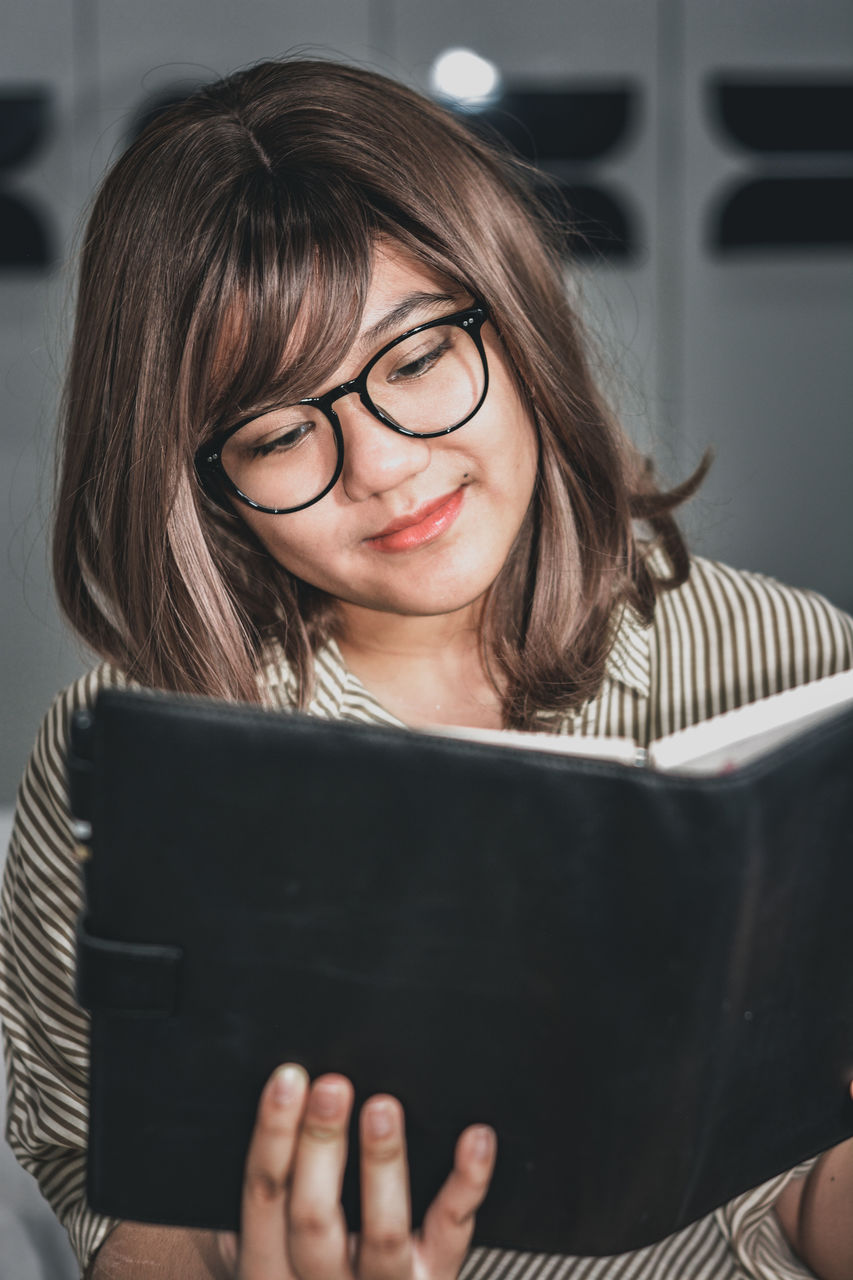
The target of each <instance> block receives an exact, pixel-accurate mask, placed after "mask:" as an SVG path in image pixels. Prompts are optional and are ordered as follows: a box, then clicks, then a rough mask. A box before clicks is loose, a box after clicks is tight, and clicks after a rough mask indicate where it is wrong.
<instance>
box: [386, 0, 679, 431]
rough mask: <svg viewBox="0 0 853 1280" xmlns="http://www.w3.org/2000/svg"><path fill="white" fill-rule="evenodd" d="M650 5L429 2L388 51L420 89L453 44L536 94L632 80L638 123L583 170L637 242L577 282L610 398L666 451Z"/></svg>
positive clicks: (400, 21)
mask: <svg viewBox="0 0 853 1280" xmlns="http://www.w3.org/2000/svg"><path fill="white" fill-rule="evenodd" d="M657 8H658V6H657V5H656V3H655V2H654V0H608V3H606V4H602V3H601V2H600V0H529V3H527V4H525V5H520V4H519V5H509V4H507V5H500V6H497V5H494V4H493V3H490V0H466V3H465V4H464V5H460V4H458V3H457V2H456V0H433V2H432V3H431V4H430V5H429V6H420V5H407V4H401V5H400V9H399V13H398V18H397V40H396V45H395V53H396V55H397V58H398V60H399V62H400V64H401V65H402V66H403V67H405V68H406V69H407V70H408V71H409V72H410V74H412V76H413V77H414V78H415V80H416V81H417V83H419V84H420V86H421V87H424V88H425V87H426V86H427V84H428V74H429V68H430V65H431V63H432V61H433V59H434V58H435V57H436V55H437V54H438V53H439V52H441V51H442V50H443V49H445V48H447V47H448V46H453V45H461V46H463V47H468V48H471V49H473V50H475V51H476V52H477V53H480V54H481V55H483V56H484V57H487V58H489V59H490V60H491V61H493V62H494V63H495V64H496V65H497V66H498V67H499V69H500V70H501V72H502V73H503V74H504V76H505V77H506V79H507V81H508V82H510V84H512V82H520V81H521V82H524V83H525V84H527V85H529V86H532V85H538V86H540V87H541V88H543V89H545V88H549V87H554V88H557V87H566V88H569V87H572V88H582V87H584V86H598V85H601V86H603V85H607V84H622V83H628V84H631V85H634V86H635V87H636V89H637V90H638V93H639V101H638V102H637V103H636V108H637V114H636V118H635V120H634V123H633V127H632V128H630V130H629V133H628V135H627V136H626V138H625V139H624V142H623V143H621V144H620V145H619V146H617V147H616V148H615V149H614V151H613V152H612V153H611V154H608V155H606V156H604V157H603V158H602V160H601V161H600V162H598V163H596V164H595V165H594V166H590V173H591V174H594V178H595V180H597V181H600V182H601V183H602V184H603V185H606V186H608V187H610V188H612V189H614V190H615V191H617V192H619V193H620V194H622V195H623V196H624V197H625V199H626V200H627V201H628V203H629V206H630V208H631V209H632V210H633V211H634V212H635V215H636V218H637V221H638V226H639V233H640V236H641V238H642V241H643V243H644V245H645V249H644V252H643V253H642V256H641V257H639V258H638V260H637V261H636V262H634V263H632V264H631V265H629V266H626V267H623V266H621V265H619V266H616V265H614V266H603V267H601V268H599V269H597V270H596V271H594V272H588V271H584V272H583V273H582V274H581V277H580V280H579V285H580V288H581V291H582V296H583V298H584V302H585V306H586V310H587V314H588V315H589V317H590V320H591V322H592V325H593V328H594V329H595V330H596V332H597V334H598V336H599V337H600V338H601V341H602V343H603V345H604V348H605V350H606V351H607V354H608V356H609V361H610V363H611V364H615V365H617V366H618V370H617V374H618V376H617V380H616V382H615V383H614V388H613V393H614V395H615V396H616V398H617V399H618V402H619V403H620V405H621V406H622V408H623V410H624V414H625V419H626V424H627V425H628V426H629V428H630V429H631V431H632V433H633V434H634V435H635V437H636V438H637V439H638V440H639V442H640V443H641V444H642V445H644V446H648V445H649V444H650V443H654V442H657V443H659V444H660V445H662V446H663V450H662V451H663V453H664V454H666V453H667V452H668V448H669V441H668V419H667V413H666V407H665V405H664V406H663V407H662V406H661V404H660V388H659V370H658V364H657V357H658V346H657V340H656V334H657V327H658V316H657V282H656V264H655V259H654V253H653V249H652V246H653V241H654V236H655V227H656V224H657V202H658V181H657V178H658V160H657V147H658V138H657V85H658V73H657V64H658V56H659V48H658V46H659V23H658V18H657Z"/></svg>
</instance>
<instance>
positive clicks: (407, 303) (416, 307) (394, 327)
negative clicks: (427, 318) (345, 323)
mask: <svg viewBox="0 0 853 1280" xmlns="http://www.w3.org/2000/svg"><path fill="white" fill-rule="evenodd" d="M447 303H453V304H454V305H458V303H459V295H458V294H454V293H438V292H436V293H427V292H425V291H424V290H421V289H418V290H416V291H415V292H413V293H407V294H406V296H405V298H402V299H401V301H400V302H398V303H397V305H396V307H392V309H391V310H390V311H387V312H386V313H385V315H384V316H382V317H380V319H379V320H377V321H376V323H375V324H373V325H371V326H370V328H369V329H366V330H365V332H364V333H362V334H361V336H360V337H359V339H358V345H359V347H362V348H364V349H365V350H366V349H367V348H369V347H373V346H375V345H376V344H377V342H379V341H380V340H381V339H382V338H384V337H386V336H387V335H388V334H394V333H395V331H397V332H399V331H400V330H401V329H403V328H404V327H405V322H406V321H407V320H408V319H410V317H411V316H412V315H413V314H414V313H415V312H417V311H426V310H427V309H435V308H436V307H440V306H444V305H446V304H447Z"/></svg>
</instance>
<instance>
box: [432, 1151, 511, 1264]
mask: <svg viewBox="0 0 853 1280" xmlns="http://www.w3.org/2000/svg"><path fill="white" fill-rule="evenodd" d="M496 1150H497V1142H496V1139H495V1133H494V1130H493V1129H490V1128H489V1126H488V1125H473V1126H472V1127H471V1128H470V1129H466V1130H465V1132H464V1133H463V1134H462V1135H461V1136H460V1138H459V1141H458V1142H457V1143H456V1152H455V1155H454V1160H453V1170H452V1172H451V1173H450V1176H449V1177H448V1179H447V1181H446V1182H445V1184H444V1186H443V1187H442V1188H441V1190H440V1191H439V1193H438V1195H437V1196H436V1198H435V1199H434V1200H433V1202H432V1204H431V1205H430V1207H429V1209H428V1210H427V1214H426V1217H425V1218H424V1225H423V1230H422V1232H421V1242H420V1245H419V1254H420V1259H421V1261H422V1262H423V1264H424V1268H425V1270H426V1271H427V1273H428V1274H429V1275H430V1276H431V1277H433V1280H440V1278H441V1277H455V1276H456V1275H457V1274H458V1272H459V1268H460V1267H461V1266H462V1263H463V1261H464V1258H465V1254H466V1252H467V1250H468V1247H469V1245H470V1243H471V1236H472V1235H473V1233H474V1219H475V1215H476V1212H477V1210H478V1209H479V1207H480V1205H481V1204H482V1203H483V1200H484V1199H485V1198H486V1192H487V1191H488V1189H489V1183H490V1182H491V1178H492V1173H493V1171H494V1167H495V1153H496Z"/></svg>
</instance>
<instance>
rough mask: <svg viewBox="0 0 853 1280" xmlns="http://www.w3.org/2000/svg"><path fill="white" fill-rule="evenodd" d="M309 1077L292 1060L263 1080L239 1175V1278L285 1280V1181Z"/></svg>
mask: <svg viewBox="0 0 853 1280" xmlns="http://www.w3.org/2000/svg"><path fill="white" fill-rule="evenodd" d="M307 1087H308V1077H307V1075H306V1073H305V1071H304V1070H303V1068H302V1067H298V1066H294V1065H293V1064H292V1063H291V1064H288V1065H286V1066H284V1067H280V1068H279V1069H278V1071H276V1072H275V1074H274V1075H273V1076H271V1077H270V1079H269V1081H268V1082H267V1084H266V1086H265V1088H264V1091H263V1093H262V1094H261V1100H260V1103H259V1105H258V1116H257V1120H256V1122H255V1129H254V1132H253V1134H252V1140H251V1142H250V1144H249V1152H248V1155H247V1157H246V1170H245V1174H244V1177H243V1204H242V1213H241V1224H240V1250H239V1260H238V1266H237V1276H238V1277H239V1280H287V1278H288V1277H289V1276H290V1274H291V1273H290V1269H289V1264H288V1258H287V1245H286V1239H285V1215H286V1212H287V1197H288V1183H289V1178H290V1174H291V1168H292V1165H293V1160H294V1153H295V1151H296V1145H297V1136H298V1133H299V1122H300V1120H301V1117H302V1111H303V1107H304V1105H305V1095H306V1091H307Z"/></svg>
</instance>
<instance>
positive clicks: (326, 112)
mask: <svg viewBox="0 0 853 1280" xmlns="http://www.w3.org/2000/svg"><path fill="white" fill-rule="evenodd" d="M531 189H532V188H531V184H530V181H529V174H528V173H527V172H526V171H525V170H524V168H523V167H522V166H521V165H520V164H519V163H518V162H517V161H515V160H514V159H513V158H512V157H510V156H508V155H505V154H503V153H501V152H500V151H499V150H497V149H495V148H493V147H491V146H489V145H488V144H486V143H485V142H483V141H482V140H479V139H477V138H476V137H475V136H474V135H473V134H472V133H470V132H469V131H468V130H467V129H466V128H465V127H464V126H463V125H462V124H461V123H459V122H458V121H457V120H455V119H454V118H453V117H452V116H450V115H449V114H447V113H446V112H445V111H443V110H442V109H441V108H439V107H438V106H436V105H435V104H433V103H431V102H429V101H427V100H425V99H423V98H421V97H420V96H419V95H417V94H416V93H413V92H411V91H410V90H408V89H406V88H405V87H403V86H402V85H400V84H397V83H395V82H393V81H391V80H388V79H385V78H384V77H382V76H379V75H376V74H374V73H371V72H368V71H364V70H361V69H358V68H354V67H349V66H344V65H340V64H337V63H330V62H321V61H290V62H287V61H285V62H266V63H262V64H260V65H258V66H255V67H253V68H251V69H250V70H248V71H244V72H241V73H239V74H237V75H235V76H232V77H230V78H229V79H226V80H223V81H221V82H219V83H217V84H214V85H212V86H210V87H208V88H205V89H203V90H201V91H200V92H198V93H196V94H194V95H193V96H192V97H191V98H189V99H187V100H186V101H185V102H184V103H182V104H180V105H178V106H176V107H174V108H172V109H170V110H169V111H168V112H166V113H164V114H163V115H162V116H160V117H159V118H158V119H157V120H156V121H155V122H154V123H153V124H151V125H150V126H149V127H148V128H147V129H146V130H145V132H144V133H143V134H142V135H141V137H140V138H139V139H138V140H137V141H136V142H135V143H134V145H133V146H132V147H131V148H130V149H129V150H128V151H127V152H126V153H125V155H124V156H122V158H121V159H120V160H119V161H118V163H117V164H116V165H115V167H114V168H113V169H112V171H111V172H110V173H109V174H108V175H107V177H106V179H105V181H104V183H103V186H102V188H101V191H100V193H99V195H98V197H97V200H96V202H95V205H94V208H93V212H92V215H91V219H90V221H89V225H88V228H87V231H86V236H85V242H84V247H83V257H82V269H81V281H80V290H79V298H78V313H77V322H76V328H75V336H74V341H73V347H72V352H71V361H70V369H69V375H68V380H67V384H66V393H65V400H64V412H63V435H62V442H61V448H62V454H61V477H60V484H59V490H58V500H57V511H56V521H55V530H54V569H55V578H56V584H57V590H58V593H59V598H60V602H61V604H62V606H63V608H64V610H65V612H66V614H67V616H68V618H69V619H70V620H71V622H72V623H73V625H74V626H75V627H76V629H77V631H78V632H79V633H80V634H81V635H82V636H83V638H84V639H85V640H86V642H87V643H88V644H89V645H90V646H91V647H92V648H93V649H94V650H95V651H96V652H98V653H99V654H101V655H102V656H104V657H107V658H109V659H111V660H112V661H114V662H116V663H117V664H119V665H120V666H121V667H123V668H124V670H125V671H126V672H127V674H128V675H129V676H131V677H132V678H133V679H135V680H138V681H140V682H142V683H144V684H148V685H151V686H153V687H159V688H164V689H172V690H181V691H186V692H200V693H208V694H213V695H216V696H219V697H226V698H237V699H246V700H248V701H257V700H259V698H261V696H262V694H261V690H260V684H259V681H258V669H259V665H260V662H261V659H262V656H263V651H264V646H265V644H266V643H267V642H269V641H270V640H273V639H277V640H278V641H279V642H280V643H281V645H282V646H283V650H284V653H285V655H286V658H287V660H288V662H289V664H290V666H291V668H292V670H293V672H294V673H295V675H296V678H297V684H298V688H299V699H300V702H301V704H302V705H304V703H305V701H306V699H307V697H308V694H309V691H310V686H311V678H312V670H313V653H314V652H316V649H317V648H318V646H319V645H320V644H321V643H322V642H323V641H324V639H325V638H327V637H328V636H329V634H330V630H331V628H332V627H333V623H334V602H331V601H329V600H328V599H327V598H326V597H324V596H323V595H322V593H321V592H319V591H318V590H316V589H314V588H312V587H311V586H310V584H307V583H304V582H301V581H299V580H298V579H296V578H294V577H293V576H292V575H291V574H290V573H288V572H287V571H286V570H285V569H283V568H282V567H281V566H280V565H278V564H277V563H276V562H275V561H273V560H272V558H271V557H270V556H269V555H268V554H267V553H266V552H265V551H264V549H263V548H262V547H261V545H260V543H259V542H258V541H257V540H256V539H255V537H254V535H253V534H252V533H251V532H250V531H249V529H248V528H247V527H246V526H245V524H244V523H243V521H242V520H240V519H239V518H238V517H237V516H236V515H230V514H228V513H227V512H225V511H223V510H222V509H220V508H219V507H217V505H216V504H215V503H214V502H212V501H211V500H210V499H209V498H208V497H206V496H205V494H204V493H203V492H202V491H201V489H200V486H199V484H198V482H197V479H196V476H195V472H194V466H193V458H194V454H195V451H196V449H197V447H198V446H199V444H200V443H201V442H202V440H204V439H205V438H206V437H207V436H209V435H210V434H211V433H212V431H213V429H214V427H215V425H217V424H221V422H222V420H223V415H227V414H228V413H229V412H230V413H232V414H233V412H234V410H235V408H236V406H238V405H246V404H251V405H252V406H257V407H259V408H260V407H262V406H263V405H267V406H269V405H271V404H273V403H274V402H275V401H276V400H278V401H279V403H280V402H281V399H282V397H285V398H287V399H293V398H298V397H301V396H304V395H307V394H313V393H315V392H316V389H317V387H318V386H319V385H320V384H322V382H323V381H324V379H326V378H327V377H328V376H329V374H330V373H331V372H332V371H333V370H334V369H335V368H336V366H337V365H338V364H339V363H340V361H341V360H342V358H343V357H344V355H345V354H346V352H347V350H348V348H349V347H350V345H351V343H352V341H353V338H354V336H355V334H356V332H357V329H358V324H359V319H360V315H361V311H362V308H363V304H364V299H365V296H366V291H367V288H368V284H369V280H370V268H371V260H372V254H373V250H374V247H375V245H376V242H377V239H378V238H390V239H392V240H394V241H396V242H397V243H398V244H399V245H400V246H401V247H402V248H403V249H405V250H406V251H408V252H409V253H410V254H412V255H413V256H414V257H415V258H416V259H417V260H418V261H419V262H421V263H422V264H424V265H425V266H426V267H428V268H429V269H431V270H433V271H435V272H438V273H440V274H441V275H443V276H446V277H449V278H450V279H452V280H453V281H455V282H457V283H458V285H459V286H460V287H461V288H462V289H465V290H467V291H469V292H470V293H471V294H472V295H474V296H476V297H477V298H479V299H481V300H482V301H483V302H485V304H486V306H487V307H488V309H489V314H490V317H491V320H492V321H493V323H494V325H495V327H496V329H497V332H498V334H499V336H500V338H501V341H502V343H503V346H504V349H505V351H506V353H507V355H508V357H509V361H510V364H511V366H512V367H513V368H514V370H515V372H516V375H517V377H518V382H519V387H520V388H521V389H522V393H523V394H524V395H525V397H526V399H527V402H528V404H529V407H530V410H531V412H532V413H533V415H534V417H535V421H536V423H537V426H538V431H539V437H540V472H539V478H538V482H537V486H536V490H535V493H534V497H533V500H532V503H531V507H530V510H529V512H528V515H527V517H526V519H525V522H524V525H523V527H522V529H521V531H520V533H519V535H518V537H517V539H516V542H515V545H514V547H513V549H512V551H511V553H510V555H509V557H508V560H507V562H506V564H505V565H504V567H503V569H502V571H501V573H500V574H499V576H498V578H497V580H496V581H495V583H494V584H493V586H492V587H491V588H490V591H489V595H488V600H487V607H486V609H485V611H484V615H483V618H484V620H483V642H484V645H485V646H486V650H487V653H488V654H489V655H490V661H493V662H497V664H498V668H499V670H500V672H501V673H502V676H503V680H502V681H501V683H502V684H505V694H504V716H505V720H506V722H507V723H508V724H510V725H519V726H525V725H529V724H530V723H531V721H532V719H533V717H534V716H535V714H536V713H537V712H541V711H551V710H559V709H566V708H569V707H572V706H576V705H578V704H579V703H580V702H582V701H583V700H585V699H586V698H587V697H589V696H590V695H591V694H593V693H594V692H595V691H596V689H597V688H598V686H599V684H600V682H601V679H602V677H603V672H604V666H605V661H606V658H607V653H608V651H609V647H610V645H611V643H612V640H613V620H614V617H616V616H617V611H618V609H619V606H620V605H623V604H627V605H630V606H631V607H633V608H634V609H636V610H637V611H638V612H639V614H640V615H641V616H642V617H643V618H645V619H649V618H650V617H651V613H652V610H653V607H654V599H655V594H656V591H658V590H660V589H662V588H666V587H668V586H673V585H676V584H678V583H680V582H682V581H683V580H684V577H685V576H686V573H687V568H688V563H687V552H686V549H685V546H684V543H683V541H682V539H681V537H680V535H679V533H678V530H677V528H676V526H675V523H674V521H673V519H672V516H671V511H672V510H673V508H674V507H675V506H676V505H677V504H678V503H679V502H680V501H681V500H682V499H683V498H684V497H685V496H687V495H688V494H689V493H690V492H692V491H693V489H694V488H695V487H696V486H697V484H698V482H699V479H700V478H701V476H699V475H698V474H697V476H696V477H694V478H693V479H692V480H691V481H689V482H688V483H687V484H686V485H683V486H682V487H681V489H680V490H675V491H672V492H670V493H667V494H663V493H660V492H658V491H657V489H656V488H655V486H654V484H653V481H652V476H651V470H650V468H649V466H648V464H647V463H646V462H645V461H644V460H643V459H641V458H640V457H639V456H638V455H637V454H636V452H635V451H634V450H633V449H632V448H631V447H630V446H629V445H628V443H627V442H626V440H625V438H624V436H623V435H622V432H621V431H620V429H619V428H618V426H617V424H616V423H615V422H614V420H613V417H612V415H611V413H610V411H609V410H608V408H607V406H606V405H605V403H604V402H603V399H602V397H601V395H600V394H599V391H598V389H597V387H596V385H595V382H594V380H593V377H592V375H591V371H590V366H589V361H588V358H587V356H586V354H585V351H584V344H583V341H582V334H581V330H580V326H579V323H578V320H577V318H576V317H575V315H574V314H573V312H572V308H571V306H570V304H569V302H568V300H567V298H566V292H565V289H564V286H563V280H562V263H561V257H560V251H559V247H558V244H557V239H556V234H555V230H554V227H553V225H551V224H549V223H548V221H547V219H546V217H545V215H544V214H543V213H542V211H541V209H540V208H539V206H538V205H537V203H536V202H535V200H534V199H533V197H532V196H531V194H530V192H531ZM297 314H299V318H300V324H299V326H298V330H297V329H296V327H295V321H296V317H297ZM297 333H298V338H297ZM226 343H227V347H228V356H229V358H228V361H227V362H225V361H223V360H222V359H221V358H220V359H217V356H218V354H220V353H221V352H222V350H223V348H224V346H225V345H226ZM296 346H298V349H296V350H295V347H296ZM286 348H287V351H288V367H287V369H286V370H285V371H284V372H282V353H283V352H284V351H285V349H286ZM292 353H293V355H292V358H291V354H292ZM636 519H642V520H645V521H646V523H647V526H650V528H651V531H652V534H653V539H652V541H654V542H656V543H657V544H658V545H661V546H662V547H663V549H664V551H665V552H666V555H667V557H668V562H669V565H670V567H671V575H670V577H669V578H667V579H666V580H665V581H661V580H660V578H657V577H655V576H654V575H653V574H652V573H651V571H650V569H649V567H648V564H647V560H648V545H650V544H641V543H640V542H639V541H638V540H637V537H636V535H635V531H634V527H633V522H634V521H635V520H636Z"/></svg>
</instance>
